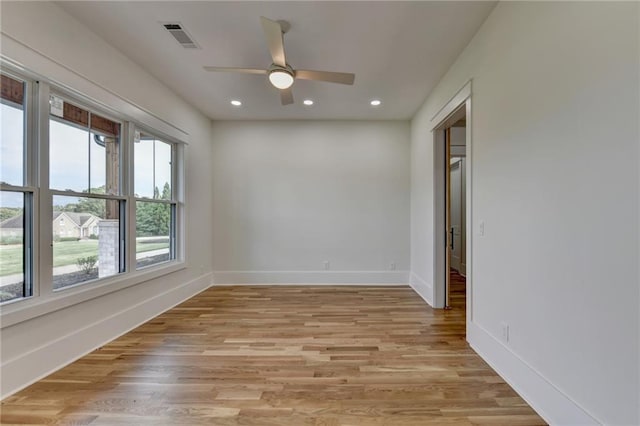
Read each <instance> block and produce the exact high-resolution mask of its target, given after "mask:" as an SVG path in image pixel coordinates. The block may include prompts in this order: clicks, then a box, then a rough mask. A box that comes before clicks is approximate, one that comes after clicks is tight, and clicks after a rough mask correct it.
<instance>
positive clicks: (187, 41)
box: [162, 22, 200, 49]
mask: <svg viewBox="0 0 640 426" xmlns="http://www.w3.org/2000/svg"><path fill="white" fill-rule="evenodd" d="M162 26H163V27H164V29H165V30H167V31H169V34H171V35H172V36H173V38H175V39H176V41H177V42H178V43H180V46H182V47H184V48H185V49H199V48H200V46H198V44H197V43H196V42H195V41H193V38H192V37H191V35H189V33H187V31H185V29H184V28H182V25H181V24H180V23H178V22H163V23H162Z"/></svg>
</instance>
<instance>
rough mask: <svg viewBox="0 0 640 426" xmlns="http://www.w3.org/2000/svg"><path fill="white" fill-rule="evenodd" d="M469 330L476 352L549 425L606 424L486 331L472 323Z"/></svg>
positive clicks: (584, 425)
mask: <svg viewBox="0 0 640 426" xmlns="http://www.w3.org/2000/svg"><path fill="white" fill-rule="evenodd" d="M467 330H468V334H467V340H468V342H469V344H470V345H471V347H472V348H473V350H475V351H476V352H477V353H478V355H480V356H481V357H482V359H484V360H485V361H486V362H487V363H488V364H489V365H490V366H491V368H493V369H494V370H495V371H496V372H497V373H498V374H499V375H500V377H502V378H503V379H504V380H505V381H506V382H507V383H509V385H511V387H512V388H513V389H514V390H515V391H516V392H517V393H518V394H519V395H520V396H521V397H522V398H523V399H524V400H525V401H526V402H527V403H528V404H529V405H530V406H531V407H532V408H533V409H534V410H536V412H537V413H538V414H539V415H540V416H541V417H542V418H543V419H544V420H545V421H547V422H548V423H549V424H552V425H576V426H577V425H580V426H587V425H600V424H604V423H603V422H600V421H599V420H597V419H596V418H595V417H594V416H592V415H591V414H589V413H588V412H587V411H586V410H585V409H584V408H582V407H580V406H579V405H578V404H577V403H576V402H575V401H573V400H572V399H571V398H569V396H567V395H566V394H565V393H564V392H562V391H561V390H560V389H558V388H557V387H555V386H554V385H553V384H552V383H551V382H550V381H549V380H547V379H546V378H545V377H544V376H543V375H542V374H541V373H540V372H538V371H536V370H535V369H534V368H533V367H531V366H530V365H529V364H527V363H526V362H525V361H524V360H523V359H522V358H520V357H519V356H518V355H516V354H515V353H514V352H513V351H511V350H510V349H509V348H508V347H507V346H505V345H504V344H503V343H502V342H500V341H499V340H498V339H496V338H495V337H494V336H492V335H491V334H490V333H489V332H487V331H486V330H485V329H484V328H482V327H481V326H479V325H478V324H476V323H471V324H469V327H468V328H467Z"/></svg>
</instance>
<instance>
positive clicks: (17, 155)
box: [0, 75, 25, 186]
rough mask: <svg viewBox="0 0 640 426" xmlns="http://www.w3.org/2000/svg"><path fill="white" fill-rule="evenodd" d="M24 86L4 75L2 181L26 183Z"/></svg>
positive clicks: (0, 143) (0, 120)
mask: <svg viewBox="0 0 640 426" xmlns="http://www.w3.org/2000/svg"><path fill="white" fill-rule="evenodd" d="M24 87H25V84H24V83H23V82H21V81H17V80H14V79H12V78H9V77H7V76H4V75H3V76H2V103H1V104H0V182H4V183H8V184H10V185H16V186H22V185H23V184H24V108H23V102H24Z"/></svg>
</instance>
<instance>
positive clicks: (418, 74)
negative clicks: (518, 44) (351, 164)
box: [59, 1, 495, 120]
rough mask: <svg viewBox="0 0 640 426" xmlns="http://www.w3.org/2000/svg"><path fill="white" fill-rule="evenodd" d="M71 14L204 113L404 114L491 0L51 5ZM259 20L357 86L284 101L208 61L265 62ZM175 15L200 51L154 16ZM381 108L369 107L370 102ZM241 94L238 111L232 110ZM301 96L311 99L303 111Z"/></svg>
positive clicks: (314, 63)
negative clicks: (283, 25)
mask: <svg viewBox="0 0 640 426" xmlns="http://www.w3.org/2000/svg"><path fill="white" fill-rule="evenodd" d="M59 4H60V5H61V6H62V7H63V8H64V9H65V10H66V11H67V12H69V13H70V14H72V15H73V16H75V17H76V18H77V19H79V20H80V21H82V22H83V23H85V24H86V25H87V26H88V27H89V28H91V29H92V30H93V31H95V32H96V33H98V34H99V35H100V36H102V37H103V38H104V39H105V40H107V41H108V42H109V43H111V44H112V45H113V46H115V47H116V48H117V49H119V50H120V51H122V52H123V53H124V54H125V55H127V56H128V57H129V58H131V59H132V60H133V61H135V62H137V63H138V64H139V65H141V66H142V67H143V68H145V69H146V70H148V71H149V72H150V73H151V74H153V75H154V76H155V77H157V78H158V79H159V80H160V81H162V82H164V83H165V84H166V85H167V86H169V87H170V88H172V89H173V90H174V91H175V92H176V93H178V94H179V95H180V96H182V97H183V98H184V99H186V100H187V101H188V102H190V103H191V104H193V105H195V106H196V107H197V108H199V109H200V110H201V111H202V112H204V113H205V114H206V115H208V116H209V117H211V118H212V119H214V120H215V119H220V120H228V119H232V120H234V119H236V120H247V119H268V120H271V119H409V118H411V117H412V116H413V114H414V113H415V111H416V110H417V109H418V108H419V107H420V105H421V104H422V102H423V101H424V99H425V98H426V96H427V95H428V94H429V92H430V91H431V90H432V89H433V87H434V86H435V85H436V84H437V82H438V81H439V80H440V78H441V77H442V76H443V74H444V73H445V72H446V70H447V69H448V68H449V67H450V66H451V64H452V63H453V62H454V60H455V59H456V58H457V56H458V55H459V54H460V52H461V51H462V50H463V49H464V47H465V46H466V45H467V43H469V41H470V40H471V38H472V37H473V35H474V34H475V33H476V31H477V30H478V28H479V27H480V25H481V24H482V23H483V22H484V20H485V18H486V17H487V16H488V15H489V13H490V12H491V10H492V9H493V6H494V5H495V2H482V1H470V2H455V1H448V2H447V1H444V2H400V1H390V2H356V1H354V2H348V1H345V2H318V1H303V2H242V1H234V2H202V1H201V2H180V1H170V2H112V1H104V2H102V1H101V2H95V1H71V2H59ZM260 16H266V17H267V18H270V19H274V20H277V19H283V20H286V21H288V22H289V23H290V24H291V29H290V30H289V32H288V33H287V34H286V35H285V38H284V43H285V50H286V54H287V62H289V63H290V64H291V65H292V66H293V67H294V68H296V67H297V68H300V69H316V70H323V71H340V72H353V73H355V74H356V79H355V84H354V85H353V86H343V85H339V84H332V83H324V82H314V81H302V80H297V81H296V83H295V84H294V86H293V93H294V98H295V100H296V103H295V104H293V105H287V106H282V105H280V97H279V94H278V91H277V89H275V88H273V87H272V86H271V85H270V84H269V83H268V82H267V80H266V76H258V75H240V74H227V73H209V72H205V71H204V70H203V69H202V67H203V66H205V65H212V66H226V67H233V66H235V67H250V68H267V67H268V66H269V65H270V64H271V59H270V56H269V52H268V50H267V46H266V42H265V40H264V37H263V33H262V27H261V25H260V19H259V18H260ZM167 21H170V22H175V21H177V22H180V23H181V24H182V25H183V27H184V28H185V29H186V30H187V31H188V32H189V33H190V34H191V35H192V36H193V38H194V39H195V41H196V42H197V43H198V44H199V45H200V46H201V47H202V49H199V50H193V49H191V50H189V49H184V48H183V47H181V46H180V45H179V44H178V43H177V42H176V41H175V40H174V39H173V38H172V37H171V35H170V34H169V33H168V32H166V31H165V29H164V28H163V27H162V26H161V24H160V22H167ZM374 98H377V99H381V100H382V105H381V106H379V107H376V108H374V107H371V106H370V105H369V101H370V100H371V99H374ZM231 99H239V100H241V101H242V102H243V106H242V107H233V106H231V105H230V100H231ZM303 99H313V100H314V101H315V104H314V105H313V106H312V107H306V106H304V105H303V104H302V100H303Z"/></svg>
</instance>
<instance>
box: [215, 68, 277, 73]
mask: <svg viewBox="0 0 640 426" xmlns="http://www.w3.org/2000/svg"><path fill="white" fill-rule="evenodd" d="M203 68H204V69H205V71H214V72H241V73H244V74H266V73H267V70H261V69H257V68H233V67H203Z"/></svg>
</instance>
